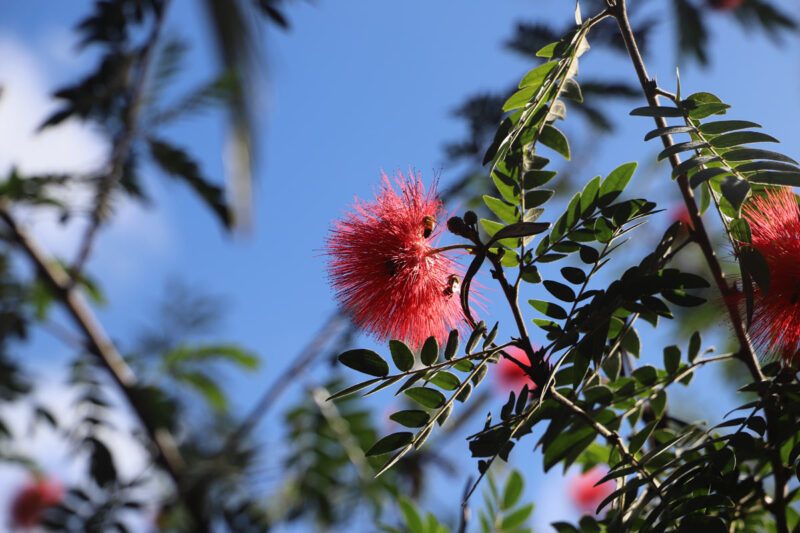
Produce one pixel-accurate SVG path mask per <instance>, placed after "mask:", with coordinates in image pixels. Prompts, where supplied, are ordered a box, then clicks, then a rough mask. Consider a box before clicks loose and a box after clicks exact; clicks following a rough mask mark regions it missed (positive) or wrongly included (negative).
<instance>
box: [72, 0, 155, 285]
mask: <svg viewBox="0 0 800 533" xmlns="http://www.w3.org/2000/svg"><path fill="white" fill-rule="evenodd" d="M169 3H170V0H164V2H163V4H162V6H161V8H160V9H157V10H156V18H155V20H154V21H153V28H152V29H151V31H150V35H149V36H148V38H147V40H146V41H145V44H144V46H143V47H142V50H141V51H140V53H139V54H140V58H139V65H138V68H137V70H136V73H135V75H134V78H133V82H132V85H131V91H130V101H129V103H128V108H127V110H126V113H125V117H124V120H125V122H124V126H123V129H122V131H121V132H120V134H119V135H118V136H117V139H115V141H114V149H113V151H112V152H111V160H110V163H109V167H110V168H109V170H108V172H107V173H106V174H105V175H104V176H101V177H100V178H99V179H100V182H99V185H98V187H97V193H96V194H95V201H94V210H93V211H92V215H91V220H90V221H89V225H88V226H87V227H86V230H85V232H84V234H83V238H82V239H81V244H80V247H79V249H78V254H77V256H76V258H75V262H74V263H73V265H72V268H71V269H70V273H71V277H72V283H74V282H75V281H77V280H78V278H80V274H81V272H82V271H83V269H84V267H85V266H86V262H87V261H88V260H89V255H90V254H91V252H92V246H93V244H94V241H95V238H96V237H97V232H98V231H99V230H100V226H101V225H102V224H103V219H104V217H103V211H105V206H106V204H107V202H108V196H109V195H110V194H111V191H112V190H113V189H114V187H115V186H116V184H117V183H118V182H119V180H120V179H121V178H122V172H123V170H124V167H125V162H126V161H127V159H128V155H129V154H130V151H131V146H132V144H133V141H134V138H135V137H136V133H137V131H138V122H139V111H140V110H141V107H142V101H143V96H144V89H145V85H146V82H147V73H148V70H149V67H150V61H151V60H152V57H153V52H154V50H155V48H156V43H157V42H158V38H159V36H160V35H161V30H162V28H163V27H164V19H165V18H166V12H167V8H168V7H169Z"/></svg>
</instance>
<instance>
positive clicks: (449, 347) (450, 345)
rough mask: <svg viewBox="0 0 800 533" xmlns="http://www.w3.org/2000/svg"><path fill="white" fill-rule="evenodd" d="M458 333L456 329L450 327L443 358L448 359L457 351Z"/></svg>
mask: <svg viewBox="0 0 800 533" xmlns="http://www.w3.org/2000/svg"><path fill="white" fill-rule="evenodd" d="M458 343H459V335H458V330H457V329H451V330H450V334H449V335H448V336H447V344H446V345H445V347H444V358H445V360H446V361H450V360H451V359H453V357H455V356H456V354H457V353H458Z"/></svg>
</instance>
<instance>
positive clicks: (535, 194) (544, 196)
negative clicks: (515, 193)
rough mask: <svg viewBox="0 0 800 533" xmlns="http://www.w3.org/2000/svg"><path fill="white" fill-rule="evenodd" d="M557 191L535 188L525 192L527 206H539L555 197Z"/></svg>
mask: <svg viewBox="0 0 800 533" xmlns="http://www.w3.org/2000/svg"><path fill="white" fill-rule="evenodd" d="M554 194H555V191H554V190H552V189H534V190H532V191H528V192H526V193H525V207H526V208H528V207H537V206H540V205H542V204H543V203H545V202H547V201H548V200H549V199H550V198H552V197H553V195H554Z"/></svg>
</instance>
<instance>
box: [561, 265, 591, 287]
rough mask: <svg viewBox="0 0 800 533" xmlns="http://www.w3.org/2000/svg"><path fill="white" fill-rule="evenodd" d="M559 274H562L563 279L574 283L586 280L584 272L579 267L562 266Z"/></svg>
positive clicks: (578, 283) (577, 283)
mask: <svg viewBox="0 0 800 533" xmlns="http://www.w3.org/2000/svg"><path fill="white" fill-rule="evenodd" d="M561 275H562V276H564V279H565V280H567V281H569V282H570V283H572V284H574V285H580V284H581V283H583V282H584V281H586V274H585V273H584V271H583V270H581V269H580V268H575V267H564V268H562V269H561Z"/></svg>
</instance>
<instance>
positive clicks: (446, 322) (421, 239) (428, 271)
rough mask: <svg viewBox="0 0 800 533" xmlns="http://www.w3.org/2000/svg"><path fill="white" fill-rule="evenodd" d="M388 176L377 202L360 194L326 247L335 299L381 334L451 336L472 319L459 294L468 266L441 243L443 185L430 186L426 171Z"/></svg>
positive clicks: (417, 342) (415, 341)
mask: <svg viewBox="0 0 800 533" xmlns="http://www.w3.org/2000/svg"><path fill="white" fill-rule="evenodd" d="M382 178H383V181H382V183H381V185H380V187H379V188H378V190H377V191H376V195H375V200H373V201H363V200H360V199H358V198H356V200H355V202H354V203H353V204H352V206H351V207H352V210H351V211H350V212H349V213H347V214H345V216H344V217H343V218H342V219H340V220H337V221H335V222H334V223H333V226H332V228H331V230H330V233H329V236H328V242H327V247H326V250H325V252H326V255H327V256H328V271H329V277H330V280H331V284H332V286H333V288H334V290H335V292H336V298H337V300H339V302H340V304H341V307H342V308H343V309H344V311H345V312H346V313H347V314H348V315H350V317H351V318H352V319H353V321H354V322H355V324H356V325H357V326H358V327H360V328H362V329H364V330H365V331H366V332H368V333H370V334H372V335H373V336H375V337H376V338H377V339H378V340H381V341H383V340H386V339H388V338H394V339H400V340H404V341H407V342H408V343H409V344H411V345H413V346H415V347H419V346H421V345H422V343H423V342H424V341H425V339H427V338H428V337H430V336H435V337H436V338H437V339H439V340H440V341H442V342H444V341H445V339H446V338H447V335H448V333H449V331H450V330H451V329H453V328H463V327H464V326H465V324H466V323H465V318H464V313H463V311H462V309H461V303H460V299H459V298H457V297H456V296H457V295H458V294H459V292H460V286H461V278H460V276H461V274H462V268H461V267H460V266H459V265H458V264H457V263H456V261H455V259H454V256H455V254H456V253H455V252H453V251H452V250H439V249H437V248H436V242H437V241H438V239H439V237H440V235H441V231H442V230H441V226H440V225H439V224H437V220H438V219H439V217H441V216H444V212H443V209H442V203H441V201H440V200H439V198H438V196H437V195H436V186H435V184H434V186H433V187H431V188H430V189H429V190H426V189H425V186H424V185H423V184H422V182H421V177H420V174H419V173H417V174H416V175H414V174H413V173H411V174H409V176H408V177H405V176H403V175H402V174H401V173H398V174H397V175H396V176H395V177H394V180H391V179H390V178H389V177H388V176H387V175H386V174H383V175H382ZM398 189H399V190H398Z"/></svg>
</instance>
